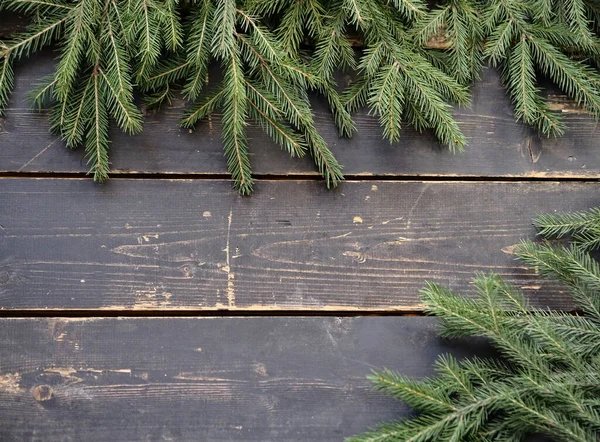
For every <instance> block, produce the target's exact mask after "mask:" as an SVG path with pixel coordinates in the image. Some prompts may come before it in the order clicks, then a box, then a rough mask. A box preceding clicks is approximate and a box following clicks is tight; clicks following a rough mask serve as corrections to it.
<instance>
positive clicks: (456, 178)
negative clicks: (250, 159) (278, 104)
mask: <svg viewBox="0 0 600 442" xmlns="http://www.w3.org/2000/svg"><path fill="white" fill-rule="evenodd" d="M109 176H110V179H114V180H123V179H127V180H161V179H162V180H170V181H175V180H182V181H184V180H185V181H215V180H220V181H231V175H229V174H227V173H210V174H209V173H170V172H161V173H148V172H126V173H121V172H112V173H110V174H109ZM252 176H253V178H254V179H255V181H257V182H258V181H307V182H314V181H316V182H318V181H323V177H321V176H320V175H316V174H311V173H306V174H288V175H270V174H253V175H252ZM2 178H5V179H10V178H19V179H23V178H32V179H37V178H52V179H57V180H61V179H65V180H67V179H89V180H91V179H92V178H91V177H90V175H89V174H87V173H85V172H69V173H66V172H56V173H54V172H0V179H2ZM344 178H345V179H344V181H345V182H357V181H386V182H410V181H418V182H426V181H430V182H454V183H456V182H458V183H460V182H464V183H486V182H488V183H526V182H549V183H558V182H578V183H588V182H589V183H597V182H599V181H600V176H598V177H590V176H589V175H587V176H584V175H581V176H578V175H574V174H569V173H560V172H558V173H556V172H530V173H529V174H521V175H514V176H510V175H509V176H506V175H487V176H480V175H444V174H440V175H435V174H423V175H372V174H353V175H345V176H344ZM344 181H342V183H343V182H344Z"/></svg>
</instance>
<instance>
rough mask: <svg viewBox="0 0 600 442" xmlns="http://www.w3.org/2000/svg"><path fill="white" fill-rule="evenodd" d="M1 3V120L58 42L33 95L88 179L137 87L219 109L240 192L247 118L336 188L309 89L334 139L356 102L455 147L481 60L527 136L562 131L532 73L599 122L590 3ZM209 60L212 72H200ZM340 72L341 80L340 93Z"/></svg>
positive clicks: (393, 124) (387, 129)
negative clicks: (322, 104) (20, 79)
mask: <svg viewBox="0 0 600 442" xmlns="http://www.w3.org/2000/svg"><path fill="white" fill-rule="evenodd" d="M0 9H2V10H11V11H16V12H19V13H22V14H26V15H27V16H29V17H30V19H31V23H30V26H29V28H28V29H27V31H26V32H25V33H22V34H19V35H15V36H13V38H11V39H9V40H7V41H3V42H0V112H1V111H2V110H3V109H4V108H5V107H6V105H7V104H8V100H9V98H10V92H11V90H12V88H13V83H14V72H13V66H14V63H15V62H17V61H19V60H20V59H22V58H23V57H26V56H28V55H30V54H33V53H34V52H37V51H39V50H40V49H42V48H44V47H46V46H49V45H56V46H58V47H59V49H60V51H61V53H60V57H59V61H58V64H57V66H56V71H55V73H54V74H53V75H52V76H50V77H48V78H47V79H46V80H45V81H44V82H43V84H42V85H41V86H40V87H39V88H38V89H37V90H35V91H34V92H33V93H32V100H33V102H34V104H35V105H37V106H39V107H48V106H49V107H50V108H51V112H50V114H51V122H52V128H53V130H55V131H56V132H57V133H59V134H60V135H61V136H62V137H63V138H64V140H65V141H66V144H67V145H68V146H69V147H75V146H77V145H79V144H85V146H86V151H87V156H88V158H89V161H90V171H91V172H93V173H94V176H95V178H96V179H97V180H100V181H101V180H104V179H106V177H107V176H108V172H109V160H108V149H109V144H110V142H109V138H108V127H107V125H108V124H110V121H111V120H114V121H115V122H116V123H117V125H118V126H119V127H120V128H121V129H122V130H123V131H125V132H127V133H137V132H139V131H140V130H141V127H142V122H141V114H140V112H139V110H138V109H137V107H136V105H135V103H134V98H133V97H134V91H135V90H136V88H138V89H139V90H141V92H143V99H144V101H145V102H146V104H148V105H154V106H156V105H160V104H161V103H163V102H165V101H169V100H171V99H173V97H174V96H175V93H176V92H177V91H178V90H181V92H182V93H183V94H184V96H185V98H187V99H188V100H189V101H190V102H191V103H192V106H191V109H190V111H189V113H187V114H186V115H185V116H184V119H183V121H182V124H183V125H184V126H185V127H192V126H194V125H195V124H196V123H197V122H199V121H200V120H202V119H203V118H206V117H208V116H209V115H211V114H214V113H217V112H218V113H221V114H222V115H223V135H222V138H223V147H224V151H225V156H226V157H227V163H228V168H229V170H230V172H231V173H232V175H233V177H234V182H235V184H236V187H237V188H238V189H239V190H240V192H242V193H244V194H248V193H250V192H251V191H252V184H253V181H252V176H251V167H250V161H249V154H248V140H247V137H246V127H247V125H248V124H249V123H250V122H253V123H255V124H258V125H260V126H261V127H262V128H263V129H264V130H265V132H266V133H267V134H268V135H269V136H270V137H272V138H273V139H274V140H275V142H276V143H278V144H280V145H281V146H282V147H283V148H284V149H285V150H287V151H288V152H290V153H291V154H292V155H294V156H302V155H303V154H304V152H306V151H308V152H310V153H311V155H312V156H313V158H314V160H315V163H316V164H317V167H318V169H319V171H320V172H321V173H322V175H323V176H324V177H325V178H326V182H327V185H328V186H329V187H333V186H335V185H336V184H337V183H338V182H339V181H340V180H342V179H343V176H342V173H341V166H340V165H339V163H338V162H337V160H336V159H335V157H334V156H333V154H332V152H331V151H330V150H329V148H328V147H327V144H326V143H325V141H324V139H323V138H322V137H321V135H320V134H319V132H318V131H317V129H316V127H315V121H314V117H313V114H312V108H311V105H310V102H309V100H308V94H309V93H310V92H311V91H317V92H318V93H320V94H322V95H324V96H325V97H326V98H327V101H328V103H329V106H330V108H331V111H332V114H333V119H334V121H335V123H336V125H337V126H338V129H339V133H340V135H341V136H351V135H352V134H353V133H354V131H355V130H356V127H355V124H354V121H353V120H352V114H353V113H354V112H356V111H357V110H358V109H360V108H364V107H366V108H368V109H369V112H370V113H371V114H372V115H375V116H377V118H378V119H379V122H380V124H381V126H382V128H383V135H384V137H385V138H387V139H388V140H390V141H391V142H395V141H399V140H401V128H402V127H403V125H410V126H413V127H414V128H416V129H417V130H419V131H422V130H431V131H432V132H433V133H434V134H435V135H436V137H437V138H438V140H439V141H440V142H441V143H442V144H445V145H447V146H449V148H450V149H452V150H461V149H462V148H463V147H464V145H465V144H466V139H465V136H464V134H463V133H462V131H461V130H460V127H459V125H458V124H457V122H456V120H455V119H454V117H453V115H452V107H451V105H452V104H459V105H462V104H466V103H468V101H469V94H468V89H467V88H468V85H469V84H470V83H471V82H472V81H474V80H475V79H477V78H478V75H479V73H480V71H481V67H482V65H483V64H484V62H486V61H487V62H489V63H490V64H492V65H493V66H496V67H498V68H499V69H500V70H501V72H502V79H503V82H504V84H505V87H506V89H507V91H508V93H509V95H510V96H511V99H512V101H513V103H514V106H515V116H516V118H517V119H518V120H520V121H523V122H524V123H526V124H529V125H531V126H533V127H535V128H537V129H538V130H539V131H540V133H542V134H545V135H549V136H552V135H560V134H562V133H563V132H564V130H565V125H564V122H563V120H562V118H561V117H560V114H559V113H558V112H556V111H554V110H552V109H551V106H550V105H549V104H548V101H547V99H546V98H545V96H544V90H543V88H541V87H540V80H541V79H542V77H546V78H548V79H550V80H551V81H552V82H553V83H555V84H556V85H557V86H558V87H559V88H560V89H562V90H563V91H564V92H565V93H566V94H567V95H568V96H570V97H571V98H573V99H574V100H575V101H576V102H578V103H579V104H581V105H582V106H583V107H584V108H586V109H587V110H588V111H589V112H590V113H591V114H592V115H593V116H594V117H595V118H596V119H600V74H598V72H597V66H599V65H600V39H598V36H597V32H598V31H599V23H600V6H599V4H598V2H597V1H596V0H531V1H529V0H527V1H526V0H441V1H440V2H436V4H435V5H434V6H433V7H432V8H430V7H429V3H427V2H425V1H424V0H389V1H388V0H298V1H288V0H187V1H184V0H44V1H40V0H4V1H2V2H0ZM357 45H358V46H360V51H356V49H355V46H357ZM211 65H219V67H220V68H221V73H220V75H219V76H216V77H215V78H210V79H209V78H208V71H209V66H211ZM340 71H349V72H351V74H352V75H351V76H352V77H353V80H352V82H351V84H350V86H349V87H348V88H346V90H343V91H341V90H340V89H341V88H340V85H338V84H337V82H336V75H337V74H338V73H339V72H340ZM209 80H210V81H209ZM207 81H209V83H210V85H211V87H207ZM180 86H181V89H180ZM342 89H343V88H342ZM582 235H583V233H582Z"/></svg>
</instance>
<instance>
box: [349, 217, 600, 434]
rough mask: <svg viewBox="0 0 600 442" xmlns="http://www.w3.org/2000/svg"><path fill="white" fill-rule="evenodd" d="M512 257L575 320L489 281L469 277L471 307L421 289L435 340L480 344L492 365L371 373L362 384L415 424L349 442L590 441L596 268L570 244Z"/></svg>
mask: <svg viewBox="0 0 600 442" xmlns="http://www.w3.org/2000/svg"><path fill="white" fill-rule="evenodd" d="M536 225H538V226H539V227H541V228H542V232H547V233H550V234H551V235H553V236H560V235H566V234H569V235H572V234H574V235H578V234H580V233H581V231H582V230H586V229H592V228H593V227H595V228H596V229H598V228H600V218H599V217H598V209H593V210H590V211H589V212H586V213H577V214H561V215H544V216H540V217H538V218H537V219H536ZM588 231H591V230H588ZM598 231H599V230H596V232H598ZM575 238H578V237H577V236H575ZM585 247H587V246H585ZM516 253H517V255H518V256H519V258H520V259H521V260H522V261H523V262H524V263H525V264H526V265H530V266H534V267H535V268H536V269H537V270H538V271H539V272H540V274H542V275H543V276H546V277H549V278H553V279H556V280H557V281H558V282H560V283H563V284H566V285H567V286H568V287H569V289H570V290H571V293H572V295H573V300H574V302H575V304H576V305H577V307H578V309H579V310H578V312H577V313H576V314H573V313H565V312H558V311H553V310H544V309H536V308H532V307H531V306H530V305H529V304H528V302H527V300H526V299H525V297H524V296H523V295H522V294H521V293H520V292H519V291H518V290H517V289H516V288H514V287H512V286H511V285H509V284H507V283H506V282H505V281H503V280H502V278H500V277H499V276H498V275H495V274H493V273H492V274H489V275H484V274H478V275H477V277H476V278H475V280H474V284H475V287H476V289H477V297H476V298H475V299H473V298H465V297H462V296H460V295H458V294H456V293H454V292H452V291H451V290H449V289H447V288H445V287H442V286H439V285H437V284H433V283H429V284H427V286H426V287H425V288H424V289H423V292H422V294H423V300H424V302H425V305H426V311H427V313H428V314H432V315H435V316H436V317H437V318H438V320H439V322H440V330H441V335H442V336H445V337H448V338H464V337H470V336H478V337H483V338H486V339H488V340H489V341H490V342H491V343H492V344H493V345H494V346H495V347H496V349H497V350H498V352H499V354H500V356H501V358H500V359H480V358H471V359H465V360H462V361H457V360H455V359H454V358H452V357H451V356H441V357H439V359H438V361H437V362H436V365H435V371H436V375H435V376H433V377H429V378H425V379H421V380H412V379H409V378H407V377H405V376H403V375H401V374H398V373H396V372H393V371H390V370H382V371H378V372H374V373H373V374H372V375H371V376H370V379H371V381H372V382H373V383H374V386H375V388H376V389H377V390H379V391H382V392H385V393H388V394H391V395H393V396H395V397H397V398H398V399H400V400H402V401H404V402H407V403H408V404H409V405H411V406H412V407H414V408H415V409H416V410H418V411H419V412H420V414H419V415H418V416H417V417H414V418H411V419H406V420H403V421H400V422H396V423H391V424H385V425H382V426H380V427H379V428H376V429H374V430H372V431H370V432H368V433H365V434H363V435H360V436H357V437H353V438H350V439H349V440H350V441H353V442H366V441H413V442H419V441H421V442H424V441H457V440H472V441H520V440H526V438H527V437H528V436H531V435H532V434H545V435H546V436H548V437H551V438H552V439H553V440H562V441H581V442H584V441H585V442H591V441H596V440H598V437H600V370H599V369H598V362H599V361H600V266H599V264H598V262H597V261H596V260H595V259H593V258H592V257H591V256H590V255H589V254H588V253H587V252H586V251H584V250H582V244H581V243H579V241H578V240H577V239H576V240H575V241H574V243H573V244H572V245H571V246H569V247H564V246H557V245H552V244H550V243H542V244H539V243H538V244H535V243H532V242H523V243H522V244H521V245H520V246H519V247H518V248H517V251H516Z"/></svg>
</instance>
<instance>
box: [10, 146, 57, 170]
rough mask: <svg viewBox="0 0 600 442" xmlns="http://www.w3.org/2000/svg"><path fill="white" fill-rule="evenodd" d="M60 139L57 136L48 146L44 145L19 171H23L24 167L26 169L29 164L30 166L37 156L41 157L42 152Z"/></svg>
mask: <svg viewBox="0 0 600 442" xmlns="http://www.w3.org/2000/svg"><path fill="white" fill-rule="evenodd" d="M57 141H58V138H56V139H55V140H54V141H53V142H52V143H50V144H48V145H47V146H46V147H44V148H43V149H42V150H40V151H39V152H38V153H37V155H35V156H34V157H33V158H32V159H30V160H29V161H27V162H26V163H25V164H23V165H22V166H21V167H20V168H19V170H18V172H21V171H22V170H23V169H25V168H26V167H27V166H29V165H30V164H31V163H33V162H34V161H35V160H36V158H37V157H39V156H40V155H41V154H43V153H44V152H46V151H47V150H48V149H50V148H51V147H52V146H53V145H54V144H55V143H56V142H57Z"/></svg>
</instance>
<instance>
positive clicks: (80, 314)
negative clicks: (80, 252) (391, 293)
mask: <svg viewBox="0 0 600 442" xmlns="http://www.w3.org/2000/svg"><path fill="white" fill-rule="evenodd" d="M278 316H279V317H281V316H286V317H305V316H322V317H328V316H336V317H359V316H419V317H421V316H426V314H425V313H424V312H423V311H421V310H409V309H407V310H369V309H352V310H308V309H302V310H301V309H296V310H284V309H281V310H279V309H268V307H267V308H262V309H252V310H249V309H232V310H230V309H218V310H192V309H181V310H150V309H148V310H130V309H126V308H123V309H114V310H113V309H89V310H61V309H15V310H0V319H6V318H57V317H60V318H83V319H85V318H203V317H204V318H215V317H220V318H227V317H278Z"/></svg>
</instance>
